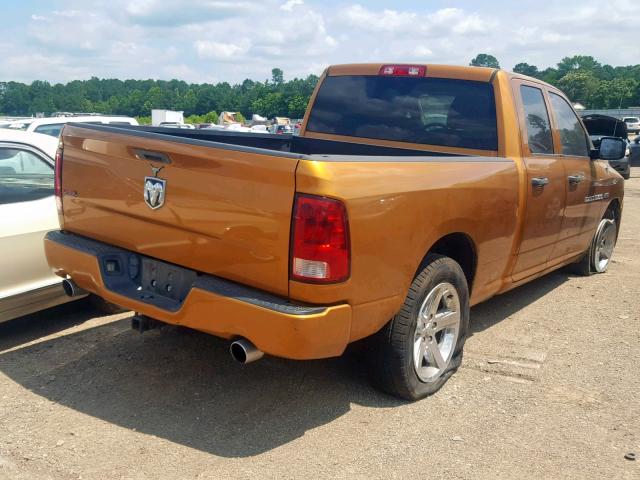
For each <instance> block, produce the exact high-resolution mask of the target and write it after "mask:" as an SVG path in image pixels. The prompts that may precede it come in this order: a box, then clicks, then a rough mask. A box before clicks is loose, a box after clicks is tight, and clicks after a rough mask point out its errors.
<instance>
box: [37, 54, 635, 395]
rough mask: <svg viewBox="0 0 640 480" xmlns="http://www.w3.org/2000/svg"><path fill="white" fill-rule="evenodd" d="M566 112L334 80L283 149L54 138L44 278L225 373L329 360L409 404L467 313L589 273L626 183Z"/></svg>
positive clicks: (101, 133)
mask: <svg viewBox="0 0 640 480" xmlns="http://www.w3.org/2000/svg"><path fill="white" fill-rule="evenodd" d="M624 150H625V145H624V141H622V140H620V139H617V138H603V139H602V141H601V143H600V146H599V149H598V150H596V149H594V148H593V146H592V144H591V143H590V141H589V137H588V136H587V133H586V131H585V129H584V127H583V125H582V123H581V121H580V119H579V118H578V117H577V116H576V114H575V112H574V111H573V109H572V107H571V104H570V103H569V101H568V100H567V98H566V97H565V96H564V95H563V94H562V92H560V91H558V90H557V89H555V88H554V87H552V86H550V85H547V84H545V83H542V82H540V81H538V80H535V79H532V78H527V77H524V76H521V75H515V74H511V73H507V72H504V71H501V70H494V69H489V68H476V67H453V66H441V65H380V64H366V65H338V66H332V67H330V68H328V69H327V70H326V71H325V73H324V74H323V76H322V78H321V80H320V82H319V84H318V87H317V89H316V91H315V93H314V95H313V97H312V98H311V102H310V105H309V108H308V110H307V112H306V115H305V118H304V122H303V125H302V127H301V133H300V135H299V136H290V135H268V134H249V133H239V132H235V133H234V132H225V131H219V130H215V131H213V130H212V131H206V130H182V129H171V128H153V127H129V126H122V127H121V126H103V125H86V124H83V125H80V124H69V125H68V126H66V127H65V129H64V131H63V133H62V139H61V142H60V148H59V151H58V155H57V163H56V187H55V190H56V195H57V199H58V207H59V213H60V222H61V230H60V231H56V232H52V233H50V234H49V235H47V238H46V240H45V248H46V253H47V257H48V260H49V263H50V265H51V266H52V268H53V269H54V271H55V272H56V273H57V274H58V275H60V276H62V277H64V278H65V279H66V280H65V282H64V284H65V288H66V290H67V292H68V294H70V295H75V294H78V293H82V292H83V291H89V292H92V293H94V294H97V295H99V296H101V297H103V298H105V299H106V300H108V301H110V302H113V303H115V304H118V305H121V306H124V307H126V308H129V309H132V310H134V311H135V312H136V315H135V316H134V317H133V321H132V323H133V324H134V326H135V327H136V328H138V329H140V330H141V331H142V330H145V329H148V328H151V327H153V326H154V325H157V324H158V322H164V323H169V324H174V325H183V326H186V327H190V328H193V329H197V330H200V331H203V332H207V333H210V334H213V335H217V336H220V337H223V338H226V339H229V340H231V341H233V343H231V353H232V355H233V356H234V357H235V358H236V359H237V360H239V361H241V362H249V361H252V360H255V359H258V358H260V357H261V356H262V354H263V352H266V353H268V354H271V355H276V356H280V357H286V358H291V359H317V358H326V357H334V356H338V355H341V354H342V353H343V351H344V350H345V348H346V347H347V345H348V344H349V343H351V342H355V341H357V340H360V339H364V338H366V337H369V338H367V344H368V348H367V354H368V355H369V357H370V359H371V373H372V378H373V381H374V383H375V384H376V385H378V386H379V387H380V388H382V389H384V390H386V391H388V392H390V393H392V394H395V395H398V396H401V397H404V398H408V399H417V398H421V397H424V396H426V395H429V394H431V393H433V392H435V391H437V390H438V389H439V388H440V387H441V386H442V385H443V384H444V382H445V381H446V380H447V379H448V378H449V377H450V376H451V374H452V373H453V372H454V371H455V370H456V369H457V368H458V366H459V365H460V362H461V359H462V348H463V344H464V341H465V336H466V335H467V334H468V328H469V307H470V306H471V305H474V304H476V303H478V302H481V301H483V300H485V299H487V298H489V297H491V296H493V295H495V294H498V293H501V292H505V291H507V290H509V289H511V288H514V287H516V286H518V285H521V284H523V283H525V282H528V281H530V280H532V279H534V278H536V277H539V276H541V275H544V274H545V273H547V272H549V271H551V270H554V269H557V268H560V267H562V266H564V265H567V264H571V263H574V264H575V268H576V269H577V270H578V271H579V272H582V273H584V274H590V273H594V272H603V271H605V270H606V268H607V265H608V263H609V261H610V258H611V254H612V251H613V248H614V245H615V242H616V238H617V233H618V228H619V226H620V216H621V210H622V201H623V188H624V187H623V180H622V178H621V177H620V175H619V174H618V173H616V172H615V171H614V170H613V169H612V168H610V167H609V165H608V162H607V160H615V159H618V158H620V157H622V156H623V155H624Z"/></svg>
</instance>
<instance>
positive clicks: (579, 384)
mask: <svg viewBox="0 0 640 480" xmlns="http://www.w3.org/2000/svg"><path fill="white" fill-rule="evenodd" d="M639 241H640V169H635V171H634V172H633V176H632V179H631V180H630V181H628V182H627V184H626V197H625V209H624V214H623V221H622V229H621V233H620V238H619V242H618V247H617V249H616V254H615V257H614V260H613V264H612V265H611V267H610V270H609V272H608V273H606V274H604V275H598V276H593V277H590V278H582V277H575V276H572V275H570V274H568V273H566V272H564V271H560V272H556V273H552V274H550V275H547V276H546V277H544V278H541V279H539V280H537V281H534V282H532V283H530V284H528V285H525V286H523V287H521V288H519V289H516V290H514V291H512V292H509V293H507V294H505V295H502V296H500V297H496V298H494V299H492V300H490V301H488V302H486V303H484V304H482V305H479V306H477V307H475V308H474V309H473V310H472V314H471V318H472V330H473V335H472V336H471V338H470V339H469V340H468V342H467V347H466V354H465V359H464V362H463V366H462V368H461V369H460V371H459V372H458V373H457V374H456V375H454V376H453V377H452V378H451V380H450V381H449V382H448V383H447V385H446V386H445V387H444V388H443V390H441V391H440V392H439V393H438V394H436V395H435V396H433V397H430V398H428V399H426V400H423V401H420V402H416V403H406V402H402V401H398V400H395V399H394V398H391V397H388V396H386V395H384V394H381V393H378V392H377V391H375V390H372V389H371V388H370V387H369V385H368V382H367V378H366V372H365V370H364V369H363V367H362V362H361V359H360V357H359V355H358V354H357V352H355V353H350V354H348V355H346V356H344V357H343V358H339V359H333V360H327V361H314V362H293V361H285V360H279V359H275V358H265V359H264V360H262V361H260V362H257V363H254V364H251V365H248V366H244V367H241V366H239V365H236V364H234V363H233V362H232V360H231V359H230V357H229V355H228V353H227V343H226V342H224V341H221V340H219V339H216V338H213V337H209V336H206V335H203V334H199V333H197V332H191V331H187V330H184V329H179V328H165V329H161V330H155V331H151V332H147V333H145V334H144V335H138V334H137V333H134V332H133V331H131V330H130V329H129V320H128V317H129V316H130V314H129V313H125V314H120V315H116V316H110V317H102V318H100V317H99V316H98V314H97V312H95V311H92V310H91V309H90V307H88V306H87V305H86V304H85V303H83V302H80V303H75V304H68V305H65V306H62V307H59V308H56V309H51V310H48V311H45V312H41V313H39V314H37V315H32V316H29V317H25V318H22V319H19V320H16V321H13V322H9V323H6V324H2V325H0V435H1V436H0V479H4V478H8V479H9V478H10V479H29V480H32V479H33V480H38V479H49V478H52V479H67V478H85V479H89V478H95V479H107V478H108V479H119V478H123V479H147V478H148V479H158V478H163V479H164V478H166V479H170V478H176V479H189V478H194V479H197V478H247V479H248V478H252V479H255V478H279V479H280V478H385V479H387V478H401V479H409V478H444V477H445V476H446V477H448V478H483V479H495V478H576V479H586V478H597V479H601V478H622V479H632V478H633V479H638V478H640V458H639V459H638V460H636V461H630V460H626V459H625V458H624V457H625V454H627V453H628V452H636V453H637V454H639V456H640V398H639V397H640V396H639V385H640V369H639V365H640V334H639V333H638V322H639V320H640V287H639V286H638V284H639V281H640V257H639V256H638V253H637V252H638V242H639Z"/></svg>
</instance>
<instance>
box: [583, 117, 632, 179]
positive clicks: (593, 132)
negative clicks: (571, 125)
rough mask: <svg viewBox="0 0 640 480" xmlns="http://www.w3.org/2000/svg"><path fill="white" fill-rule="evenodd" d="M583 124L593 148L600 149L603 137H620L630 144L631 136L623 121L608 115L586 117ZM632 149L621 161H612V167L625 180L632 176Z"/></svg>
mask: <svg viewBox="0 0 640 480" xmlns="http://www.w3.org/2000/svg"><path fill="white" fill-rule="evenodd" d="M582 122H583V123H584V126H585V127H586V129H587V132H588V133H589V138H590V139H591V141H592V142H593V146H594V147H596V148H599V147H600V140H601V139H602V138H603V137H618V138H621V139H622V140H624V141H625V143H627V145H628V144H629V134H628V133H627V124H626V123H625V122H623V121H622V120H619V119H617V118H615V117H610V116H608V115H597V114H593V115H585V116H584V117H582ZM629 154H630V149H629V148H628V147H627V149H626V151H625V156H624V157H623V158H621V159H619V160H610V161H609V165H611V166H612V167H613V168H614V169H615V170H616V171H617V172H618V173H619V174H620V175H622V177H623V178H624V179H628V178H629V176H630V175H631V168H630V167H629Z"/></svg>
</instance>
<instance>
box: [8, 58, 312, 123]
mask: <svg viewBox="0 0 640 480" xmlns="http://www.w3.org/2000/svg"><path fill="white" fill-rule="evenodd" d="M317 82H318V77H317V76H316V75H309V76H308V77H306V78H302V79H300V78H294V79H293V80H289V81H284V74H283V72H282V70H280V69H278V68H274V69H273V70H272V78H271V79H270V80H265V81H264V82H256V81H253V80H245V81H243V82H242V83H240V84H236V85H231V84H229V83H227V82H222V83H217V84H215V85H213V84H209V83H187V82H184V81H182V80H169V81H165V80H117V79H99V78H96V77H93V78H91V79H89V80H74V81H72V82H69V83H66V84H62V83H56V84H54V85H52V84H51V83H49V82H47V81H43V80H36V81H34V82H32V83H31V84H25V83H20V82H0V113H2V114H4V115H34V114H35V113H37V112H44V113H45V114H50V113H52V112H96V113H105V114H116V115H129V116H138V117H145V116H148V115H150V114H151V109H152V108H162V109H168V110H182V111H184V113H185V116H187V117H190V119H191V120H194V121H195V120H200V119H202V120H203V121H215V120H216V119H217V115H216V112H221V111H234V112H241V113H242V115H244V116H245V117H250V116H251V114H253V113H257V114H258V115H262V116H265V117H267V118H272V117H274V116H288V117H291V118H300V117H302V116H303V114H304V111H305V109H306V106H307V103H308V101H309V97H310V96H311V93H312V92H313V89H314V87H315V86H316V83H317ZM198 117H201V118H198Z"/></svg>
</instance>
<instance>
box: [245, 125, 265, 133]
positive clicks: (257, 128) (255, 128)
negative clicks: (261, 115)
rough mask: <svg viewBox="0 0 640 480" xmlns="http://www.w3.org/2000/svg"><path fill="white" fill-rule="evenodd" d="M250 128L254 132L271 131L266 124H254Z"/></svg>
mask: <svg viewBox="0 0 640 480" xmlns="http://www.w3.org/2000/svg"><path fill="white" fill-rule="evenodd" d="M249 130H250V131H252V132H254V133H269V130H267V126H266V125H252V126H251V127H250V128H249Z"/></svg>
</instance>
